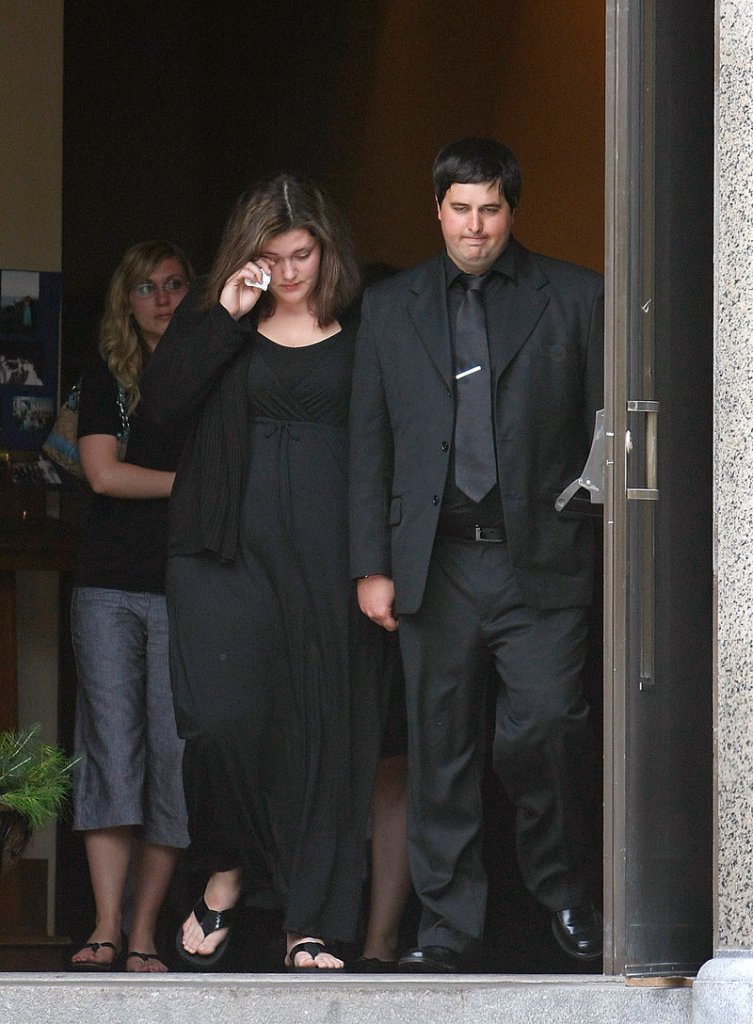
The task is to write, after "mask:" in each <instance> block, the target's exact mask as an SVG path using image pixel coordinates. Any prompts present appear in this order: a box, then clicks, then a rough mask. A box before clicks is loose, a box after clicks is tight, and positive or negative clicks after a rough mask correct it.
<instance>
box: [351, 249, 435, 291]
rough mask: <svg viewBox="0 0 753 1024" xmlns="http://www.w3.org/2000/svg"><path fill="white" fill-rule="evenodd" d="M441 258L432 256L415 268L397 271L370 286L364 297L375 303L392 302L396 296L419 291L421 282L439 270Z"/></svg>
mask: <svg viewBox="0 0 753 1024" xmlns="http://www.w3.org/2000/svg"><path fill="white" fill-rule="evenodd" d="M441 259H442V258H441V256H433V257H432V258H431V259H429V260H426V261H425V262H423V263H419V264H417V265H416V266H415V267H408V268H407V269H406V270H398V271H397V272H396V273H394V274H391V275H390V276H389V277H386V278H384V279H383V280H381V281H378V282H377V283H376V284H372V285H370V286H369V287H368V288H367V289H366V291H365V293H364V294H365V296H367V297H368V298H369V299H373V300H375V301H379V302H381V301H384V300H385V299H386V300H388V301H394V300H395V298H396V297H397V296H398V295H402V294H406V293H408V292H413V291H416V290H418V291H420V290H421V288H422V285H423V282H424V281H425V280H426V279H427V278H431V277H432V276H433V275H434V274H437V273H438V272H439V269H440V268H441Z"/></svg>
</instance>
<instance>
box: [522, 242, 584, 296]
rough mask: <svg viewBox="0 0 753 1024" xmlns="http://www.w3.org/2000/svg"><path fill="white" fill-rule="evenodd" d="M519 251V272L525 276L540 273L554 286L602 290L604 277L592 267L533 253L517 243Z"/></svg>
mask: <svg viewBox="0 0 753 1024" xmlns="http://www.w3.org/2000/svg"><path fill="white" fill-rule="evenodd" d="M515 244H516V246H517V250H518V255H517V263H518V272H519V273H520V272H522V273H523V274H524V275H526V274H528V275H530V274H536V273H538V274H539V275H541V276H542V277H543V278H545V279H546V280H548V281H550V282H551V283H552V284H555V285H558V286H560V287H567V286H573V287H578V288H584V287H587V288H596V289H598V288H601V287H602V285H603V277H602V275H601V274H600V273H599V272H598V271H597V270H593V269H591V268H590V267H584V266H582V265H581V264H579V263H572V262H570V261H569V260H562V259H558V258H557V257H555V256H547V255H545V254H544V253H540V252H533V251H532V250H530V249H526V248H525V246H523V245H521V244H520V243H519V242H516V243H515Z"/></svg>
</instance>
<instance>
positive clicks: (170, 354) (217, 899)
mask: <svg viewBox="0 0 753 1024" xmlns="http://www.w3.org/2000/svg"><path fill="white" fill-rule="evenodd" d="M267 277H268V278H269V283H268V288H266V289H265V288H264V287H263V286H264V285H265V284H266V283H267ZM260 285H261V286H262V287H259V286H260ZM358 290H359V275H358V271H357V267H356V263H355V259H354V256H353V249H352V245H351V242H350V237H349V233H348V231H347V229H346V226H345V224H344V223H343V221H342V219H341V218H340V215H339V214H338V212H337V211H336V210H335V209H334V208H333V206H332V205H331V204H330V203H329V201H328V200H327V199H326V198H325V197H324V196H323V195H322V193H321V192H320V191H319V190H318V189H316V188H314V187H313V186H310V185H308V184H306V183H303V182H300V181H298V180H296V179H294V178H292V177H289V176H281V177H278V178H276V179H274V180H273V181H271V182H269V183H267V184H265V185H263V186H261V187H259V188H257V189H255V190H254V191H253V192H252V193H251V194H250V195H248V196H247V197H244V198H243V199H242V200H241V201H240V202H239V203H238V204H237V206H236V209H235V212H234V213H233V215H232V216H231V219H230V221H229V223H228V226H227V228H226V230H225V234H224V237H223V240H222V243H221V246H220V250H219V252H218V255H217V257H216V260H215V263H214V266H213V268H212V271H211V272H210V275H209V277H208V279H207V281H206V283H205V285H204V286H203V287H201V286H199V287H197V288H196V289H195V290H194V292H193V293H192V294H191V295H190V296H189V299H188V301H187V302H186V303H184V304H183V305H182V306H181V308H180V310H179V311H178V313H177V314H176V317H175V318H174V321H173V323H172V325H171V327H170V329H169V331H168V332H167V333H166V335H165V338H164V339H163V341H162V343H161V345H160V348H159V352H158V353H157V354H156V356H155V358H154V359H153V360H152V362H151V364H150V366H149V370H148V372H147V374H146V375H145V379H144V382H143V384H142V400H143V402H144V405H145V408H146V409H147V410H148V411H149V412H150V413H151V414H152V415H154V416H155V417H157V418H158V419H161V420H165V419H169V418H171V417H173V416H183V415H185V414H189V415H191V416H193V417H194V419H195V423H196V429H195V433H194V434H193V436H192V437H191V438H190V439H189V442H188V444H187V447H186V448H185V450H184V452H183V457H182V460H181V463H180V466H179V469H178V474H177V479H176V483H175V487H174V490H173V494H172V498H171V525H170V557H169V565H168V585H167V592H168V606H169V614H170V628H171V634H170V643H171V672H172V681H173V690H174V699H175V707H176V716H177V719H178V727H179V731H180V734H181V735H182V736H183V737H184V738H185V741H186V750H185V755H184V781H185V787H186V800H187V804H188V811H189V828H190V833H191V847H190V850H189V858H190V861H191V863H192V865H193V866H200V867H201V868H202V869H203V876H204V877H205V878H207V879H208V880H207V882H206V885H205V887H204V890H203V892H199V893H197V894H196V895H197V896H199V899H198V900H197V901H196V903H195V905H194V907H193V909H192V910H191V912H190V913H188V915H187V917H186V918H185V920H184V922H183V924H182V926H181V929H180V931H179V934H178V937H177V948H178V952H179V953H180V954H181V956H183V957H184V959H186V960H188V961H190V962H191V963H192V964H193V965H194V966H198V967H199V968H201V967H202V966H207V965H209V964H211V963H214V962H216V960H217V959H219V957H220V956H221V955H222V953H223V952H224V950H225V948H226V945H227V940H228V938H229V936H230V930H231V928H232V923H233V916H234V913H233V912H234V909H235V907H236V905H237V904H238V902H239V900H240V899H241V896H243V899H244V901H246V902H247V903H249V904H251V905H258V906H266V907H278V908H280V909H281V910H282V911H283V927H284V930H285V932H286V934H287V952H286V956H285V965H286V967H287V968H288V969H290V970H332V969H338V968H341V967H342V966H343V961H342V960H341V959H340V958H339V957H338V956H336V955H335V954H334V953H333V952H331V951H330V950H328V949H327V944H328V943H329V944H333V943H338V942H345V943H348V942H352V941H353V940H354V939H355V937H356V932H357V927H358V920H359V912H360V897H361V889H362V884H363V877H364V853H365V839H366V835H367V831H368V818H369V806H370V801H371V794H372V788H373V784H374V775H375V769H376V763H377V759H378V756H379V740H380V725H379V699H378V698H379V694H378V690H379V688H380V687H381V686H383V682H384V676H385V672H386V671H387V670H388V666H387V664H386V662H387V660H388V658H389V654H388V653H387V651H386V648H385V645H384V642H383V637H382V633H381V631H380V630H379V629H377V628H375V627H373V624H372V623H370V622H369V621H368V620H367V619H365V618H364V617H363V616H362V615H361V613H360V612H359V611H358V610H357V606H356V604H355V601H354V596H353V585H352V582H351V580H350V578H349V571H348V557H347V546H348V545H347V535H348V526H347V494H346V477H347V457H348V434H347V420H348V411H349V400H350V388H351V372H352V361H353V348H354V342H355V330H356V322H355V318H354V317H353V316H352V315H349V312H348V310H349V307H350V306H351V305H352V304H353V302H354V300H355V299H356V297H357V295H358Z"/></svg>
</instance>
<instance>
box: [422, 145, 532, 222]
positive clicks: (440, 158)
mask: <svg viewBox="0 0 753 1024" xmlns="http://www.w3.org/2000/svg"><path fill="white" fill-rule="evenodd" d="M432 175H433V178H434V195H435V196H436V197H437V202H438V203H439V205H440V206H441V205H442V200H443V199H444V197H445V193H446V192H447V190H448V189H449V188H450V186H451V185H453V184H454V183H455V182H457V183H458V184H459V185H467V184H473V185H475V184H480V183H481V182H485V181H494V182H496V183H497V185H498V186H499V191H500V193H501V194H502V195H503V196H504V197H505V199H506V200H507V202H508V205H509V207H510V209H511V210H514V209H515V207H516V206H517V205H518V199H519V198H520V164H519V163H518V160H517V157H516V156H515V154H514V153H513V151H512V150H511V149H508V148H507V146H504V145H503V144H502V143H501V142H497V140H496V139H461V140H460V142H451V143H450V144H449V146H445V147H444V149H440V151H439V153H438V154H437V158H436V160H435V161H434V169H433V172H432Z"/></svg>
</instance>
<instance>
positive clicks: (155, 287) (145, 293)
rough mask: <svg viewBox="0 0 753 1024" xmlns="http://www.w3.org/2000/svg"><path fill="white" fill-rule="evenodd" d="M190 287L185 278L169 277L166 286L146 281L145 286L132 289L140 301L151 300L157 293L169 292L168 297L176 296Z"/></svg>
mask: <svg viewBox="0 0 753 1024" xmlns="http://www.w3.org/2000/svg"><path fill="white" fill-rule="evenodd" d="M187 287H188V281H186V279H185V277H178V276H177V275H176V276H175V277H168V279H167V280H166V281H165V283H164V284H155V283H154V281H144V283H143V284H136V285H134V286H133V288H132V289H131V290H132V291H133V292H134V293H135V294H136V296H137V298H139V299H151V297H152V296H153V295H155V294H156V293H157V292H167V294H168V295H175V294H176V292H182V291H183V289H184V288H187Z"/></svg>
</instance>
